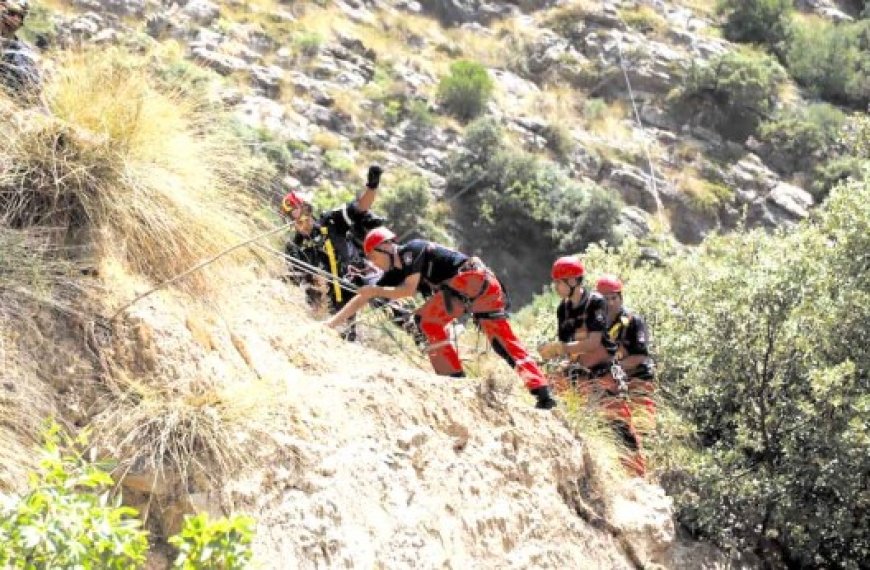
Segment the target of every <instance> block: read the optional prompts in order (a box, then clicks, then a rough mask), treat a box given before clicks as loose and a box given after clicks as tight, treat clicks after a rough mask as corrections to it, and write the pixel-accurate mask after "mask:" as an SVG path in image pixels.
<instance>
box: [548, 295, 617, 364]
mask: <svg viewBox="0 0 870 570" xmlns="http://www.w3.org/2000/svg"><path fill="white" fill-rule="evenodd" d="M556 318H557V319H558V321H559V340H560V341H562V342H571V341H573V340H575V338H574V335H575V333H576V332H577V329H579V328H581V327H584V326H585V327H586V330H587V331H588V332H590V333H593V332H600V333H603V334H602V336H601V343H602V344H603V345H604V349H605V350H607V352H608V353H609V354H616V343H615V342H613V340H612V339H611V338H610V336H609V335H608V332H607V302H606V301H605V300H604V297H602V296H601V295H600V294H598V293H596V292H594V291H589V290H586V291H584V292H583V296H582V297H581V298H580V302H579V303H578V304H577V306H576V307H575V306H572V305H571V302H570V301H569V300H568V299H565V300H564V301H562V302H561V303H560V304H559V307H558V308H557V309H556Z"/></svg>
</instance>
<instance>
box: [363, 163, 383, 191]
mask: <svg viewBox="0 0 870 570" xmlns="http://www.w3.org/2000/svg"><path fill="white" fill-rule="evenodd" d="M383 173H384V169H383V168H381V167H380V166H378V165H377V164H373V165H371V166H369V174H368V180H367V181H366V188H370V189H372V190H374V189H375V188H377V187H378V186H379V185H380V183H381V174H383Z"/></svg>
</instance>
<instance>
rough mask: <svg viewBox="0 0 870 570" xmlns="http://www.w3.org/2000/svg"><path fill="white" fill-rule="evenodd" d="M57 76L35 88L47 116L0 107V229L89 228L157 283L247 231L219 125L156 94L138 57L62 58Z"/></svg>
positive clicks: (115, 53)
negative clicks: (40, 89)
mask: <svg viewBox="0 0 870 570" xmlns="http://www.w3.org/2000/svg"><path fill="white" fill-rule="evenodd" d="M58 68H59V70H60V71H59V72H58V73H57V75H56V76H55V77H54V78H53V79H52V80H51V82H50V83H49V84H48V85H47V86H46V97H47V100H48V102H49V105H50V108H51V112H52V113H53V115H54V116H49V115H44V114H39V113H35V112H21V111H18V110H16V109H13V108H11V107H4V108H2V109H0V222H2V223H3V224H5V225H10V226H13V227H29V226H50V227H58V228H63V229H67V230H73V231H72V232H71V233H75V232H74V230H82V229H84V230H90V234H91V235H90V239H95V240H96V241H97V242H98V243H99V245H101V246H102V249H104V250H106V251H107V252H111V253H114V254H115V255H118V256H119V257H120V258H121V259H124V260H125V261H126V262H127V264H128V265H129V267H130V268H131V269H133V270H134V271H136V272H139V273H141V274H144V275H146V276H148V277H151V278H153V279H158V280H164V279H167V278H169V277H171V276H173V275H176V274H178V273H180V272H182V271H183V270H185V269H187V268H188V267H190V266H192V265H194V264H195V263H196V262H197V261H198V260H200V259H203V258H206V257H209V256H212V255H214V254H216V253H218V252H219V251H221V250H223V249H225V248H226V247H228V246H229V245H231V244H232V243H234V242H236V241H238V237H237V236H238V235H239V233H242V234H252V233H254V228H253V227H252V226H253V222H251V221H249V218H247V217H246V216H243V215H242V213H243V212H245V211H249V210H250V208H249V207H250V204H251V202H250V198H249V197H248V196H247V195H246V194H245V193H244V192H239V191H237V190H236V187H237V186H240V182H241V181H242V180H243V178H244V177H245V175H246V174H247V173H246V172H244V171H243V169H244V168H245V164H247V163H245V162H244V161H240V160H238V157H239V156H240V151H241V150H242V149H241V147H240V145H239V143H238V142H237V140H236V139H234V138H232V137H231V136H230V135H229V134H227V133H228V132H229V131H228V129H227V130H224V129H223V128H222V127H221V125H222V124H223V123H222V122H221V121H220V117H216V116H215V114H214V113H213V112H212V113H211V114H208V113H206V112H205V111H204V110H203V109H202V108H201V106H197V105H196V104H195V103H193V102H191V101H188V100H185V98H184V97H182V96H181V95H180V94H177V93H168V92H165V91H160V90H159V89H158V88H157V87H156V85H157V83H156V81H155V80H154V78H153V77H151V75H150V74H149V71H148V67H147V59H146V58H144V57H141V56H134V55H130V54H128V53H125V52H123V51H121V50H110V51H109V52H105V51H102V52H96V51H93V52H82V53H70V54H65V55H63V56H62V60H61V61H60V62H59V64H58ZM95 230H96V231H95ZM215 269H217V268H215ZM217 274H218V273H217V271H212V272H211V278H212V279H213V278H214V276H216V275H217ZM209 281H210V278H209V276H208V272H206V274H202V273H200V274H197V275H196V276H194V278H193V279H192V280H190V281H187V282H186V283H185V284H184V285H187V286H192V287H194V288H198V289H200V290H202V289H204V288H205V284H206V283H207V282H209Z"/></svg>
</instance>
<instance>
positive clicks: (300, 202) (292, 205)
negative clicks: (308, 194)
mask: <svg viewBox="0 0 870 570" xmlns="http://www.w3.org/2000/svg"><path fill="white" fill-rule="evenodd" d="M304 205H305V199H304V198H302V195H301V194H299V192H296V191H293V192H288V193H287V194H286V195H285V196H284V198H283V199H282V200H281V211H282V212H283V213H284V214H286V215H288V216H289V215H290V214H291V213H292V212H293V211H294V210H298V209H299V208H301V207H302V206H304Z"/></svg>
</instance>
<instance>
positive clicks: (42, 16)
mask: <svg viewBox="0 0 870 570" xmlns="http://www.w3.org/2000/svg"><path fill="white" fill-rule="evenodd" d="M53 14H54V12H52V11H51V10H50V9H48V8H47V7H45V6H43V5H42V4H41V3H35V2H33V3H31V5H30V12H29V13H28V14H27V19H26V20H25V21H24V27H23V28H22V29H21V37H22V38H24V39H25V40H27V41H28V42H30V43H33V44H35V45H37V46H46V45H53V44H54V43H55V41H56V40H57V27H56V26H55V25H54V21H53V20H52V15H53Z"/></svg>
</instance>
